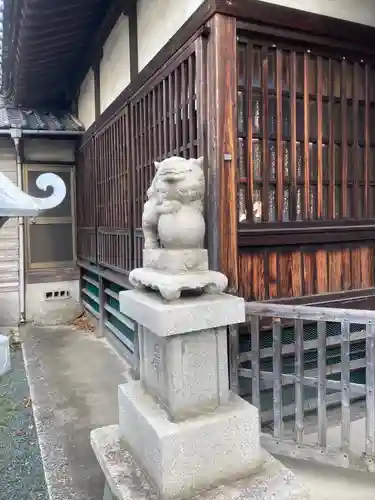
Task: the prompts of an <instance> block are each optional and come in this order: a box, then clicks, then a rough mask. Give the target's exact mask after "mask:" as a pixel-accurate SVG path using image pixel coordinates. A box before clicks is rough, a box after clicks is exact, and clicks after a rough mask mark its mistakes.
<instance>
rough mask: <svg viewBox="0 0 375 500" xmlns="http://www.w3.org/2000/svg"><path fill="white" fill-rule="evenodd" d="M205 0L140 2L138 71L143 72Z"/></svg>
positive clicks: (138, 7) (150, 0)
mask: <svg viewBox="0 0 375 500" xmlns="http://www.w3.org/2000/svg"><path fill="white" fill-rule="evenodd" d="M201 3H203V0H138V2H137V16H138V69H139V71H141V70H142V69H143V68H144V67H145V66H146V64H147V63H148V62H150V61H151V59H152V58H153V57H154V56H155V55H156V54H157V53H158V52H159V50H160V49H161V48H162V47H163V46H164V45H165V44H166V43H167V42H168V40H169V39H170V38H171V37H172V36H173V35H174V34H175V33H176V32H177V31H178V30H179V29H180V28H181V26H182V25H183V24H184V23H185V22H186V21H187V20H188V19H189V17H190V16H191V15H192V14H193V13H194V12H195V11H196V10H197V8H198V7H199V6H200V5H201Z"/></svg>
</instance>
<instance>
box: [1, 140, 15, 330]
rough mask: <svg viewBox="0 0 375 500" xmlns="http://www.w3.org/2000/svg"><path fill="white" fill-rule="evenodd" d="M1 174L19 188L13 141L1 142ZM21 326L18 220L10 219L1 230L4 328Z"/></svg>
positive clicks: (2, 313)
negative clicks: (19, 323)
mask: <svg viewBox="0 0 375 500" xmlns="http://www.w3.org/2000/svg"><path fill="white" fill-rule="evenodd" d="M0 171H1V172H2V173H3V174H5V175H6V176H7V177H9V179H10V180H11V181H12V182H14V183H15V184H17V166H16V153H15V148H14V144H13V141H12V140H11V139H10V138H0ZM18 322H19V238H18V220H17V218H13V219H9V220H8V221H7V222H6V223H5V225H4V226H3V227H2V228H0V328H4V327H12V326H17V325H18Z"/></svg>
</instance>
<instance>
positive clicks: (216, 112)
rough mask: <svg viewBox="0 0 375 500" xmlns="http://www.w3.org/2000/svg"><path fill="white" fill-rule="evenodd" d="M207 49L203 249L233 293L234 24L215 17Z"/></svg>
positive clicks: (235, 282) (235, 258)
mask: <svg viewBox="0 0 375 500" xmlns="http://www.w3.org/2000/svg"><path fill="white" fill-rule="evenodd" d="M209 28H210V32H211V36H210V37H209V39H208V45H207V115H208V119H207V141H208V148H207V156H208V179H207V185H208V200H209V202H208V214H207V215H208V222H209V223H208V224H207V226H208V227H207V230H208V249H209V255H210V266H211V268H212V269H216V270H219V271H221V272H222V273H224V274H226V275H227V277H228V280H229V287H228V291H229V292H231V293H237V291H238V245H237V183H236V163H237V62H236V45H237V32H236V20H235V18H233V17H227V16H224V15H221V14H216V15H214V16H213V17H212V19H211V20H210V21H209Z"/></svg>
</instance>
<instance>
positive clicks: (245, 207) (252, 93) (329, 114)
mask: <svg viewBox="0 0 375 500" xmlns="http://www.w3.org/2000/svg"><path fill="white" fill-rule="evenodd" d="M374 83H375V71H374V67H373V66H372V65H371V63H370V62H369V61H364V60H362V59H361V58H360V57H358V58H357V57H355V56H349V55H348V56H332V55H329V56H328V55H325V54H324V53H323V52H319V51H318V50H312V49H311V50H307V49H306V50H302V49H298V50H293V49H292V48H289V47H283V46H279V45H277V46H276V45H273V44H270V43H263V42H260V43H254V41H250V40H249V39H247V38H246V37H239V39H238V179H239V183H238V217H239V221H240V222H242V223H247V224H250V225H252V224H254V223H261V222H266V223H280V222H284V223H285V222H293V221H318V220H337V219H357V220H358V219H361V218H364V217H367V218H374V217H375V164H374V162H375V154H374V153H375V85H374Z"/></svg>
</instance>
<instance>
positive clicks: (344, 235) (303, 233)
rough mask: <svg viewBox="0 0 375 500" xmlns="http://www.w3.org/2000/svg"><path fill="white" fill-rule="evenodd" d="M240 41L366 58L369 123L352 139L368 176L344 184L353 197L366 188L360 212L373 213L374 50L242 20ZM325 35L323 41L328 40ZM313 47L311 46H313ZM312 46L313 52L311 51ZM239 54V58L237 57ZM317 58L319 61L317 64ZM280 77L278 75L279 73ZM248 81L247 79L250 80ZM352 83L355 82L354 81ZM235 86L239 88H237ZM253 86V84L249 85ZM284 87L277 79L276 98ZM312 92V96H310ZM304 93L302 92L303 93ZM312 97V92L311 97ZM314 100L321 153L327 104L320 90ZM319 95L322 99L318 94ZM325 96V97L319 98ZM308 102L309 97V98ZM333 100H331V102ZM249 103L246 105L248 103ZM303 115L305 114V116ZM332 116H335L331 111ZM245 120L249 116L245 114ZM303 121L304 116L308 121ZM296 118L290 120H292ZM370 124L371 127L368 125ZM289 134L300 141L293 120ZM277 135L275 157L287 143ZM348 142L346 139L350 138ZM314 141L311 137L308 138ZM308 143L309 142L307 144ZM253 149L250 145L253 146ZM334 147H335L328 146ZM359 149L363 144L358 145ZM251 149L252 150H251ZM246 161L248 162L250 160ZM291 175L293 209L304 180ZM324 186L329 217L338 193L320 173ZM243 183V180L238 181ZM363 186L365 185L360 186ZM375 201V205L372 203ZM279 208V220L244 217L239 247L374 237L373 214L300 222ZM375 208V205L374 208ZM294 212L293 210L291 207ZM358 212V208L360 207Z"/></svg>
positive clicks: (293, 157) (249, 135) (293, 95)
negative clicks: (283, 217) (285, 217)
mask: <svg viewBox="0 0 375 500" xmlns="http://www.w3.org/2000/svg"><path fill="white" fill-rule="evenodd" d="M304 38H306V40H304ZM241 39H244V40H247V41H248V42H251V43H253V44H257V45H258V44H259V45H264V46H266V45H268V46H269V47H271V46H274V47H275V46H276V45H277V51H278V52H279V53H281V51H283V50H284V51H285V50H288V51H291V53H292V54H293V53H294V54H296V53H297V52H301V53H306V52H310V50H313V51H315V50H316V51H317V53H318V54H319V56H316V57H317V59H316V60H317V64H319V63H321V61H322V58H323V57H327V58H331V57H332V58H338V57H340V56H343V59H345V54H346V55H348V56H352V57H355V58H356V59H358V58H359V59H361V62H363V60H364V65H365V67H366V82H367V83H366V85H367V88H366V90H365V92H366V96H365V108H366V109H365V120H366V122H367V123H366V126H365V131H364V136H365V137H364V141H363V142H364V144H360V143H359V142H358V141H359V136H358V133H357V136H356V137H354V136H353V137H354V140H353V144H355V139H356V140H357V143H356V144H357V145H358V146H359V147H361V148H362V149H363V151H364V154H365V160H364V161H365V165H366V166H364V170H365V173H364V177H365V178H364V179H363V182H361V181H359V180H358V182H357V179H355V178H354V177H353V179H352V180H351V181H349V182H348V180H347V179H346V180H345V181H346V186H345V189H346V190H347V189H348V188H351V189H353V191H354V193H355V194H354V196H355V195H356V196H358V195H359V192H360V191H359V190H360V189H363V191H364V192H365V193H366V194H365V197H366V200H365V203H364V207H365V213H364V214H363V215H362V217H363V216H364V215H366V213H368V212H369V199H368V196H369V195H368V193H369V186H370V184H371V186H372V190H374V182H373V181H375V178H374V176H373V179H372V180H371V181H370V179H369V161H370V159H369V150H370V146H371V149H372V151H374V149H373V146H374V139H372V140H371V142H370V138H369V129H370V117H369V116H368V114H369V109H370V106H371V107H372V106H373V105H374V102H375V101H374V96H371V97H372V98H371V100H370V95H369V92H370V90H369V88H368V87H369V85H370V83H371V82H369V78H370V76H371V75H370V74H368V72H367V68H368V67H369V66H370V65H371V68H372V69H374V67H375V58H374V55H373V53H372V54H368V53H367V54H366V50H365V49H364V50H363V51H362V50H361V47H354V48H353V46H352V47H351V48H349V46H348V44H346V43H345V42H343V43H342V45H339V44H338V43H337V40H334V41H333V42H334V43H333V47H331V46H328V47H327V46H322V40H321V39H319V38H318V37H315V38H314V37H313V36H312V35H307V34H306V37H304V34H301V33H297V32H293V31H291V30H288V31H287V32H285V30H280V29H277V28H272V27H268V26H256V25H253V24H249V23H245V22H242V21H237V43H241ZM326 40H327V39H325V40H324V41H325V42H326ZM309 48H311V49H309ZM308 49H309V50H308ZM237 57H238V56H237ZM290 59H291V60H292V56H291V57H290ZM318 61H319V62H318ZM275 64H276V65H277V64H278V62H277V61H276V63H275ZM291 66H292V68H290V72H291V73H292V72H293V71H294V72H295V71H296V67H295V66H296V61H295V57H294V61H293V60H292V62H291ZM341 67H342V68H344V69H343V71H345V63H343V64H342V66H341ZM279 74H280V70H279ZM275 78H276V76H275ZM317 80H318V78H317ZM246 83H247V84H248V82H246ZM353 85H354V84H353ZM237 88H239V87H238V86H237ZM249 88H250V89H251V87H249ZM264 88H266V91H267V85H266V84H265V82H261V84H260V91H261V92H264ZM251 91H252V89H251V90H250V91H249V95H250V97H249V101H250V100H251V99H252V97H251ZM282 91H283V89H282V88H281V90H280V82H278V81H276V82H275V88H274V93H275V95H276V100H278V97H279V96H280V95H282ZM355 91H356V89H355V86H354V88H353V92H355ZM317 92H319V81H317ZM296 95H297V93H296V83H295V84H294V88H292V84H290V90H289V99H290V101H294V106H296ZM308 95H309V94H308ZM299 97H301V96H299ZM310 97H311V96H310ZM312 97H313V98H315V101H316V103H317V104H316V107H317V108H318V109H317V114H319V113H320V120H321V125H320V126H319V124H318V120H316V126H317V127H318V130H319V129H320V133H317V136H318V137H317V138H316V143H315V144H318V147H317V148H316V149H320V151H322V143H323V142H322V131H321V129H322V125H323V122H322V120H323V117H322V109H321V108H322V104H321V106H320V109H319V104H318V102H319V101H320V103H323V99H322V98H321V97H322V96H320V97H319V96H318V94H316V95H315V97H314V96H312ZM318 97H319V98H318ZM320 98H321V99H320ZM305 100H306V99H305ZM265 101H266V105H267V101H268V94H267V99H265ZM328 101H329V100H328ZM344 101H348V99H344ZM352 101H353V106H352V108H353V111H352V112H353V117H354V113H355V112H358V107H357V108H356V107H355V104H354V99H352ZM356 101H357V102H359V97H358V98H357V99H356ZM262 103H264V100H263V101H262ZM345 104H346V103H342V107H343V108H344V110H345ZM237 105H239V103H237ZM246 105H248V103H247V104H246ZM305 106H306V103H305ZM328 106H329V108H330V103H329V104H328ZM276 107H277V110H276V113H280V111H281V110H280V105H278V104H277V103H276ZM290 107H291V112H295V108H294V109H293V103H292V104H290ZM263 112H267V110H264V109H263ZM331 112H332V110H331V108H330V109H329V113H331ZM304 117H305V115H304ZM329 118H330V119H331V114H330V115H329ZM245 119H247V118H246V117H245ZM304 121H305V119H304ZM353 121H354V124H353V127H358V120H355V119H354V120H353ZM291 122H292V120H291ZM327 126H328V129H329V132H328V133H329V142H332V143H334V141H333V140H332V136H331V134H332V133H333V131H332V125H331V120H330V122H328V124H327ZM366 127H367V129H366ZM276 128H278V127H276ZM290 128H291V130H290V136H289V141H290V144H292V143H293V141H296V130H295V125H294V127H293V124H292V123H290ZM345 128H346V127H342V134H344V133H345ZM246 133H247V136H246V137H245V139H244V140H245V141H248V142H249V143H250V140H251V142H253V141H252V139H253V135H252V132H251V129H250V132H249V130H247V131H246ZM304 133H305V135H304V139H306V133H307V134H308V131H307V132H306V131H305V132H304ZM263 135H265V136H267V131H266V134H263ZM237 137H240V134H237ZM274 139H275V143H276V149H277V155H278V154H279V147H280V144H282V143H283V139H282V132H281V131H280V129H279V128H278V129H277V130H276V137H275V138H274ZM346 140H347V139H346ZM267 141H268V139H266V142H267ZM308 142H310V139H309V141H308ZM347 144H348V142H346V147H344V148H343V149H346V150H347V149H348V148H347ZM307 147H308V146H307ZM250 148H251V147H250ZM290 149H291V150H294V155H293V152H292V153H290V156H291V161H290V163H291V164H292V166H291V168H292V170H293V168H294V170H295V162H296V153H295V149H296V148H295V147H294V148H293V147H291V148H290ZM329 149H331V148H329ZM353 149H357V148H353ZM358 149H359V148H358ZM265 150H266V151H268V146H267V149H266V148H265V145H264V144H263V148H262V154H263V155H264V154H266V155H267V153H264V151H265ZM250 152H251V150H250ZM250 152H249V150H248V149H247V150H246V153H245V154H246V155H247V156H251V155H250ZM330 153H331V152H330V151H328V155H329V154H330ZM262 159H263V161H267V158H265V157H263V158H262ZM356 160H357V158H354V161H356ZM247 161H248V160H247ZM331 163H332V164H333V162H331V161H330V158H329V160H328V165H327V166H329V165H330V164H331ZM279 164H280V161H279V159H278V158H277V159H276V168H277V169H278V168H279V169H280V168H282V166H280V165H279ZM319 167H320V172H318V175H319V174H320V176H322V173H323V172H322V159H321V157H320V158H319V161H318V170H319ZM240 175H241V174H240V173H238V175H237V179H238V181H241V179H240ZM291 176H292V179H290V181H289V187H290V189H291V193H290V197H291V204H294V208H295V203H296V188H297V186H298V185H299V184H300V183H297V182H296V179H295V172H294V178H293V172H292V174H291ZM247 182H248V184H250V185H251V187H250V189H253V184H252V182H253V179H251V175H250V174H249V173H248V180H247ZM320 183H321V184H320V185H321V187H322V189H323V185H326V184H327V186H326V188H325V189H327V190H328V191H329V208H328V210H330V211H331V213H330V215H331V216H332V210H334V208H335V207H334V206H333V203H334V201H332V200H334V195H332V194H331V191H332V186H331V185H330V184H329V181H328V183H327V182H324V181H322V177H320ZM239 184H240V182H239ZM264 184H266V183H263V185H264ZM362 184H363V186H362ZM301 186H303V189H304V190H305V189H306V187H305V185H304V184H302V185H301ZM280 189H283V187H281V188H280V187H278V186H277V185H276V192H277V195H278V197H280V193H281V191H280ZM265 191H267V193H268V186H267V187H265V188H264V189H263V196H265V195H266V192H265ZM321 199H322V193H320V200H321ZM277 203H278V200H276V204H277ZM373 204H374V203H373ZM249 206H250V205H249V203H247V210H249ZM251 206H253V204H252V203H251ZM276 208H277V210H278V213H277V221H275V222H266V221H261V222H256V223H254V222H253V221H249V217H247V220H246V221H242V222H239V223H238V244H239V246H240V247H247V246H264V245H285V244H286V245H290V244H306V243H316V242H319V241H321V242H325V243H326V242H336V241H352V240H353V239H355V240H366V239H369V238H371V237H372V235H373V232H374V229H375V215H374V216H373V217H367V218H366V219H365V218H363V219H362V218H357V219H355V218H349V217H346V218H337V219H336V220H327V219H324V220H321V219H320V220H319V219H318V220H316V219H315V220H302V221H301V220H300V221H290V222H289V221H288V222H282V220H281V219H280V207H276ZM373 208H374V207H373ZM303 209H304V212H303V213H304V215H306V207H303ZM321 209H322V207H320V210H321ZM290 210H291V209H290ZM358 210H359V209H358ZM358 210H357V209H355V215H356V216H357V217H359V216H360V214H359V211H358Z"/></svg>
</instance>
